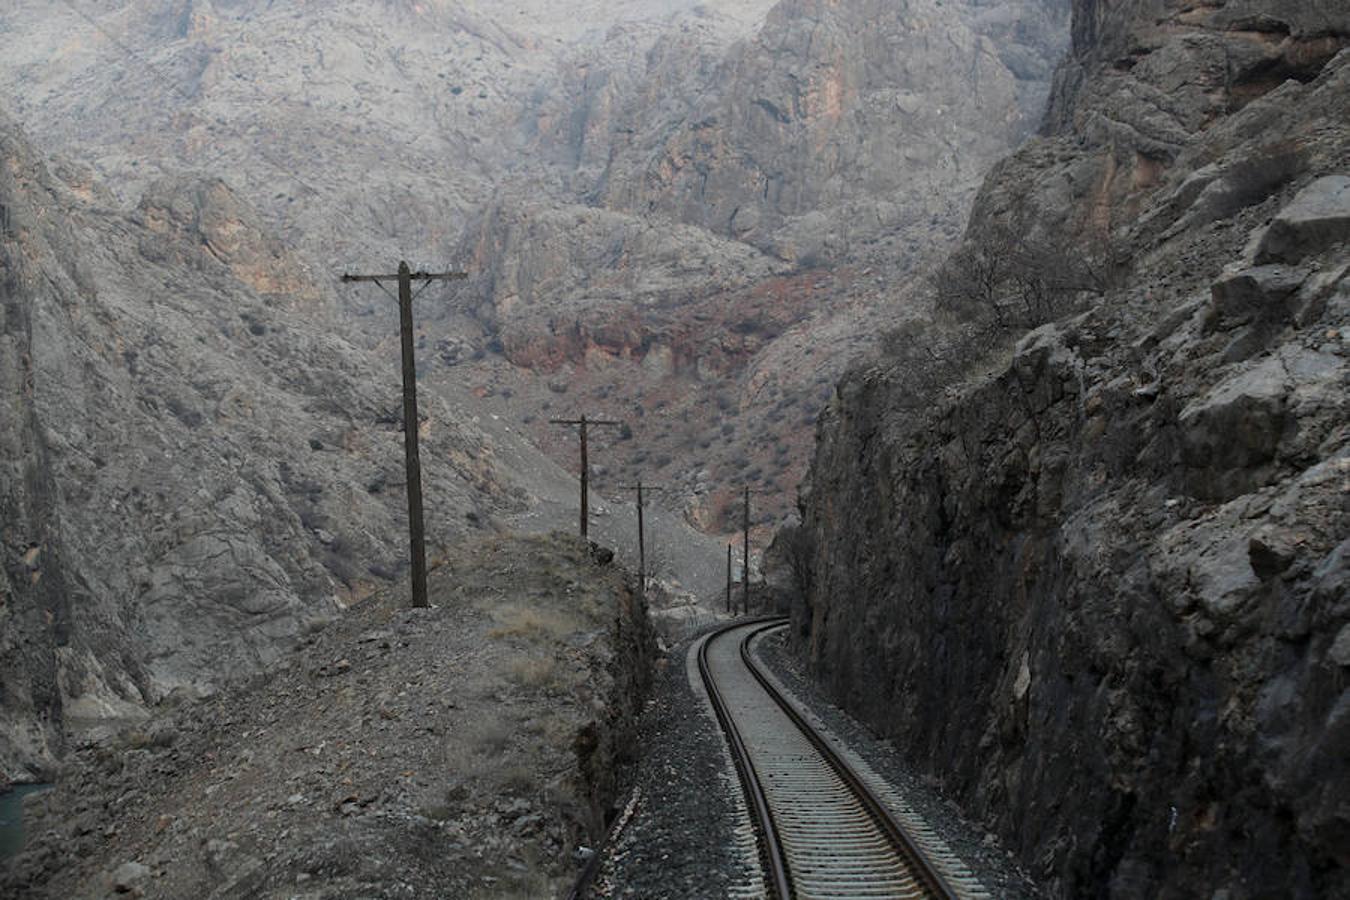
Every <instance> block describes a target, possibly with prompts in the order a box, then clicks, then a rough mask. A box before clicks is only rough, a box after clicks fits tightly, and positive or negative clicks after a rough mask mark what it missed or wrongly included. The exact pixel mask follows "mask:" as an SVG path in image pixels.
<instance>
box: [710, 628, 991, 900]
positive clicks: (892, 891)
mask: <svg viewBox="0 0 1350 900" xmlns="http://www.w3.org/2000/svg"><path fill="white" fill-rule="evenodd" d="M781 627H784V626H783V623H782V621H781V620H771V621H764V620H761V621H758V622H752V623H743V624H737V625H731V626H728V627H726V628H723V629H721V630H720V631H716V632H713V633H712V634H711V635H709V636H708V637H707V638H705V639H704V641H703V643H702V645H701V646H700V647H699V650H698V668H699V673H700V675H701V676H702V679H703V684H704V687H705V688H706V690H707V692H708V697H709V700H710V701H711V703H712V706H713V710H714V712H715V713H716V715H717V719H718V721H719V723H720V724H721V726H722V730H723V732H724V734H725V735H726V738H727V743H728V744H729V747H730V750H731V754H732V758H733V760H734V761H735V764H736V768H737V770H738V772H739V774H740V778H741V784H742V787H743V789H744V792H745V796H746V803H747V805H748V807H749V809H750V813H751V817H752V818H753V819H754V820H755V822H756V827H757V828H758V831H759V846H760V855H761V862H762V864H763V868H764V874H765V881H766V886H767V888H768V890H769V891H770V893H771V895H772V896H774V897H776V898H777V900H818V898H819V900H824V898H845V897H847V898H980V897H989V896H990V895H989V894H988V893H987V892H986V891H984V890H983V888H982V887H981V886H980V884H979V882H978V880H977V879H975V878H974V877H973V876H972V875H971V874H970V872H969V870H967V869H966V868H965V866H964V865H962V863H961V862H960V860H958V859H957V858H956V857H955V855H954V854H952V853H951V852H950V851H949V850H948V849H947V848H946V845H945V844H943V842H942V841H941V839H940V838H939V837H938V836H937V835H936V834H935V833H934V832H933V831H932V830H931V829H929V828H928V827H927V826H926V825H924V824H923V823H922V822H920V821H919V820H918V818H917V816H915V815H914V814H913V813H912V811H910V810H908V808H907V807H906V806H905V804H904V802H903V800H902V799H901V798H899V797H898V796H896V795H895V794H894V793H893V792H891V791H890V790H889V789H888V788H886V787H885V786H884V785H883V784H882V783H881V782H880V779H878V778H877V777H876V776H875V774H874V773H871V772H870V771H859V770H860V769H862V768H865V764H862V763H861V761H860V760H857V759H856V758H854V760H853V761H852V762H850V761H849V760H848V759H846V758H845V755H844V754H842V753H841V752H839V751H837V750H836V749H835V748H834V747H832V746H831V743H830V741H829V740H828V739H827V738H826V737H825V736H823V735H822V734H820V733H819V732H818V731H817V729H816V728H814V727H813V726H812V725H811V724H810V723H809V722H808V721H807V719H806V717H805V716H804V715H803V714H802V713H801V712H800V711H799V710H798V709H797V708H796V706H795V704H794V703H793V702H792V701H791V700H789V699H788V698H787V697H785V696H784V695H783V693H782V691H780V690H779V688H778V686H777V685H776V679H774V678H773V676H772V675H771V674H769V673H767V672H765V671H763V670H762V669H761V668H760V667H759V665H758V664H757V663H756V662H755V661H754V659H753V656H752V654H751V652H750V647H751V643H752V642H753V641H754V640H756V639H757V638H758V637H759V636H761V635H763V634H764V633H765V632H768V631H772V630H774V629H776V628H781Z"/></svg>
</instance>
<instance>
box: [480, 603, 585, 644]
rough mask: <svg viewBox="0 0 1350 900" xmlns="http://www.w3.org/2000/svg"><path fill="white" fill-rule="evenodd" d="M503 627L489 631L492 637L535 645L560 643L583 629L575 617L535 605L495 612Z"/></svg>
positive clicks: (502, 608) (511, 607) (504, 608)
mask: <svg viewBox="0 0 1350 900" xmlns="http://www.w3.org/2000/svg"><path fill="white" fill-rule="evenodd" d="M492 617H493V618H494V619H496V620H497V621H498V622H499V623H500V624H499V625H498V626H497V627H496V628H494V629H492V630H491V631H489V632H488V637H491V638H498V639H500V638H520V639H522V640H525V641H529V642H531V643H543V642H544V641H560V640H562V639H563V638H565V637H567V635H569V634H571V633H572V632H574V631H578V630H580V626H579V623H578V622H577V620H576V619H575V617H573V616H570V615H568V614H567V613H566V612H563V611H562V610H557V609H541V608H539V607H533V606H506V607H501V608H498V609H495V610H493V612H492Z"/></svg>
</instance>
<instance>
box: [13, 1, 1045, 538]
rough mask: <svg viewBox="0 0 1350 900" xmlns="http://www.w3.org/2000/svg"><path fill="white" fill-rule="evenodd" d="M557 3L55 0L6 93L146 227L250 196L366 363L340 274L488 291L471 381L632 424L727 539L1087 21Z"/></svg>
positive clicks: (1031, 6)
mask: <svg viewBox="0 0 1350 900" xmlns="http://www.w3.org/2000/svg"><path fill="white" fill-rule="evenodd" d="M559 9H560V8H559V7H558V5H557V4H555V3H550V2H544V0H529V2H524V3H517V4H513V5H511V6H510V8H501V9H495V8H494V9H492V10H488V9H483V8H480V7H478V6H476V5H473V4H467V3H461V2H451V0H435V2H417V3H413V2H410V0H343V2H341V3H337V4H329V5H328V6H325V8H324V9H323V11H322V14H319V13H317V12H315V13H313V14H311V13H310V12H307V11H305V10H297V9H292V8H289V7H278V6H276V5H275V4H271V3H263V2H261V0H258V2H251V0H246V2H225V0H138V2H135V3H130V4H124V5H122V6H120V7H118V8H117V9H115V10H113V9H100V8H97V7H96V6H94V5H93V4H82V3H78V2H77V3H75V4H73V5H71V6H66V7H61V8H59V9H56V10H53V9H52V8H51V7H50V4H46V3H41V2H36V0H24V2H20V3H16V4H13V5H12V6H11V7H10V8H8V9H7V10H6V11H4V12H0V31H3V32H4V33H6V34H7V35H10V36H12V37H13V41H12V43H13V45H14V47H15V52H14V53H13V54H11V55H7V57H6V59H5V60H4V62H3V64H2V65H0V84H2V85H4V86H5V87H6V88H7V89H8V90H9V91H10V93H11V94H12V95H13V96H14V97H15V101H14V103H15V112H16V114H17V115H19V116H20V117H21V118H22V119H23V121H24V123H25V126H26V127H27V128H29V129H31V130H32V131H33V132H34V133H35V134H36V135H37V137H38V138H39V139H40V141H41V142H42V145H43V146H44V147H46V148H50V149H51V150H52V151H53V152H59V153H63V154H66V155H69V156H71V157H74V158H77V159H79V160H81V161H84V162H86V163H88V164H89V165H91V166H93V167H94V168H95V169H96V170H97V171H98V172H99V173H100V174H102V175H103V176H104V177H105V178H107V179H108V180H109V183H110V184H111V186H112V188H113V190H114V191H115V192H116V193H117V195H118V196H119V197H121V198H123V199H124V201H125V202H129V203H134V202H137V200H138V198H139V197H140V195H141V194H142V193H143V191H144V189H145V188H146V187H147V186H148V185H150V184H151V183H153V182H154V181H155V180H156V179H157V178H159V177H162V176H164V175H166V174H167V175H172V176H175V177H177V176H178V175H180V174H181V173H183V172H184V171H204V172H207V173H209V174H212V175H216V174H222V173H227V174H228V179H229V182H230V184H231V186H232V187H233V188H234V189H235V190H237V191H238V192H239V193H240V195H241V196H242V197H244V198H246V199H247V200H248V202H249V203H250V204H251V205H252V206H253V207H254V208H256V209H258V210H259V211H260V215H261V217H262V220H263V221H264V222H265V223H266V224H267V225H268V226H269V227H270V228H271V229H272V230H273V231H274V232H275V233H277V234H278V235H279V236H281V238H282V239H283V240H285V241H286V243H287V245H288V246H290V247H292V248H293V249H294V250H296V251H297V252H298V253H299V254H300V255H301V256H302V257H304V258H305V259H307V260H308V261H309V262H310V264H311V266H312V268H313V271H314V273H315V281H316V284H317V286H318V287H319V289H320V290H321V291H322V292H323V293H324V294H325V296H327V297H329V298H330V302H332V303H333V305H334V306H335V308H338V309H339V310H341V311H342V312H343V316H342V324H343V326H344V327H345V329H346V332H345V333H346V334H347V335H348V336H349V337H350V339H352V340H353V341H354V342H356V343H365V344H368V343H371V342H373V341H374V340H375V339H376V338H375V337H374V335H378V334H383V333H385V332H384V331H383V328H384V324H385V321H387V320H381V319H380V318H379V316H380V313H379V311H378V309H379V307H378V306H377V305H376V304H375V303H373V302H372V301H371V300H370V298H368V297H364V296H361V295H357V294H354V293H353V292H349V291H348V292H341V293H338V292H337V290H336V288H335V286H334V283H333V282H332V280H331V279H332V277H333V276H335V275H336V273H337V272H338V271H340V270H349V269H362V270H370V269H371V268H372V267H379V268H384V267H388V266H389V265H391V261H392V260H397V259H399V258H401V257H404V256H406V257H409V258H412V259H414V260H425V261H426V264H427V265H431V264H432V263H433V262H435V263H436V264H441V262H443V261H449V262H451V263H454V264H462V265H465V266H467V267H468V268H469V269H470V270H471V271H472V272H473V273H474V275H475V278H474V280H473V281H472V282H471V283H470V284H469V285H467V286H466V288H465V291H464V292H463V293H461V294H460V295H458V296H457V299H458V302H455V303H453V304H441V305H440V307H441V308H439V309H438V308H435V307H433V308H432V309H430V310H428V311H427V313H426V315H427V316H428V325H429V333H428V340H429V342H430V343H432V344H433V345H435V344H442V343H443V344H444V346H445V347H446V348H447V349H448V352H447V354H446V356H447V357H448V358H449V359H450V360H453V362H454V364H455V366H456V368H455V370H454V371H453V372H447V373H446V374H447V378H449V379H450V380H457V381H459V382H461V383H463V382H470V383H472V384H473V385H474V388H475V389H487V388H490V387H492V386H493V385H499V386H506V385H511V387H510V388H509V389H510V390H512V391H514V392H517V393H518V395H519V396H520V397H521V398H522V399H528V400H530V401H531V403H532V404H534V405H542V403H543V402H544V401H546V400H550V399H556V398H553V397H552V396H551V393H552V392H553V391H556V389H557V388H558V387H559V386H566V388H567V389H568V390H569V391H570V396H569V397H567V398H565V400H566V402H567V403H568V404H569V405H575V404H581V403H585V404H593V405H595V406H596V407H598V408H599V410H600V411H603V412H606V413H610V414H616V415H617V414H620V413H625V412H627V413H629V414H630V416H629V417H630V418H633V419H634V421H633V422H632V423H631V425H632V428H633V431H634V433H635V440H634V441H633V442H632V443H631V444H630V445H628V446H625V447H621V448H619V450H620V451H621V453H620V456H621V458H622V459H621V466H622V470H623V476H624V478H625V479H626V480H631V479H632V478H633V477H636V475H637V474H639V473H643V474H645V475H646V477H647V479H648V480H649V481H656V480H661V481H666V482H674V483H677V484H678V486H679V489H680V496H681V499H680V500H677V501H675V502H674V503H673V504H672V505H673V506H674V507H675V508H677V509H685V510H687V512H688V514H689V517H690V518H691V520H693V521H695V522H698V523H699V524H700V525H701V526H703V527H707V528H712V529H713V530H722V529H723V528H724V526H725V524H726V523H725V521H724V520H725V518H726V517H725V510H724V503H723V500H724V499H725V498H723V497H722V496H721V494H720V493H719V490H727V489H730V488H731V487H734V485H735V483H737V482H740V481H744V480H750V481H753V482H755V483H757V484H758V485H759V486H760V487H761V488H764V489H768V490H772V491H774V492H775V494H774V495H772V496H768V497H767V498H766V501H765V502H766V509H768V510H772V511H773V514H774V515H776V514H777V513H781V512H782V511H783V510H784V509H785V508H786V506H787V505H788V504H789V503H790V497H791V490H792V487H793V486H794V485H795V483H796V480H797V478H798V476H799V475H800V474H801V471H802V469H803V467H804V464H805V460H806V456H807V445H808V443H809V440H808V435H807V434H806V429H804V428H803V423H804V422H807V421H809V420H811V419H812V418H813V417H814V415H815V413H816V411H817V410H818V408H819V405H820V397H819V395H820V394H821V392H822V391H823V390H824V389H825V388H826V386H827V385H828V384H829V383H830V382H831V381H832V380H833V379H834V377H835V376H836V375H837V374H838V373H839V372H840V371H842V368H843V367H844V365H845V364H846V363H847V361H848V360H849V359H852V358H854V357H855V356H856V354H857V353H858V352H859V351H860V350H861V349H862V348H863V347H865V346H866V345H867V344H868V342H869V341H868V336H869V335H874V334H875V333H877V332H878V331H879V330H880V329H881V327H882V325H883V324H885V323H889V322H891V321H893V320H894V319H895V317H896V316H897V315H899V314H900V312H901V307H902V306H903V304H902V303H884V302H881V301H882V300H884V299H889V298H890V297H891V296H892V294H893V291H891V290H890V289H889V288H888V285H889V284H890V283H892V282H894V281H897V280H899V278H900V277H901V275H902V274H903V273H905V272H907V271H908V270H909V269H910V268H911V267H912V266H913V265H915V264H916V263H918V262H921V261H922V260H924V259H925V258H927V257H928V256H929V255H930V254H931V252H932V251H933V250H934V248H941V247H944V246H946V244H947V243H948V242H949V241H950V240H951V239H952V238H954V237H955V235H956V233H957V230H958V228H959V222H960V220H961V218H962V217H963V216H964V214H965V210H966V208H967V206H968V204H969V202H970V199H971V197H972V196H973V190H974V188H975V186H976V185H977V184H978V180H979V177H980V175H981V173H982V171H983V170H984V168H985V167H986V166H987V165H989V164H990V163H991V162H992V161H993V160H994V159H996V158H998V157H999V156H1001V155H1002V154H1004V153H1006V152H1007V151H1008V150H1009V149H1011V147H1012V146H1014V145H1015V143H1016V142H1017V141H1018V140H1020V139H1021V138H1022V137H1023V136H1024V135H1025V134H1026V133H1027V132H1028V130H1029V129H1030V127H1031V126H1032V125H1033V124H1034V121H1035V115H1036V111H1037V110H1039V107H1040V105H1041V102H1042V99H1043V97H1044V95H1045V94H1046V92H1047V91H1048V89H1049V74H1050V71H1051V67H1052V65H1053V62H1054V61H1055V60H1056V59H1057V58H1058V56H1059V54H1060V52H1061V49H1062V47H1063V45H1064V39H1065V36H1066V27H1065V26H1066V22H1065V4H1064V3H1063V2H1060V0H1006V2H1000V3H996V4H986V3H983V2H979V3H975V2H964V0H963V2H960V3H944V4H943V5H942V6H941V7H939V6H938V5H937V4H936V3H933V2H932V0H914V2H912V3H907V4H903V5H899V4H890V3H876V2H867V0H846V2H843V3H839V4H821V3H815V2H799V0H786V2H780V3H777V4H773V3H770V2H768V0H720V2H714V3H702V4H693V3H687V4H686V3H678V4H668V3H640V4H629V3H617V2H610V0H596V2H591V3H588V4H585V5H584V6H582V7H576V6H575V5H572V6H569V7H568V8H567V10H568V11H567V13H566V14H561V13H560V12H559ZM827 261H829V262H849V263H850V267H849V268H843V269H840V270H838V272H837V274H836V275H834V276H832V277H829V278H825V279H822V277H821V275H820V273H818V272H815V271H811V270H812V267H814V266H818V265H820V264H822V263H824V262H827ZM709 333H716V334H717V336H716V337H715V338H711V339H709V338H708V337H706V335H708V334H709ZM816 347H819V352H814V353H812V354H811V355H808V353H807V350H808V349H812V348H816ZM521 385H523V387H522V386H521ZM766 385H767V386H768V393H765V392H764V391H765V387H766ZM653 397H657V398H661V397H669V398H671V400H670V401H669V402H667V403H665V404H664V405H662V406H661V408H659V409H658V408H654V407H655V406H656V401H655V400H653V399H652V398H653ZM649 401H650V402H649ZM639 407H642V408H644V413H645V414H644V415H643V416H642V417H641V419H638V418H637V417H636V415H632V413H633V411H634V410H636V409H637V408H639ZM714 407H715V408H716V410H717V412H716V413H712V412H711V410H712V409H713V408H714ZM570 412H575V410H570ZM733 414H734V415H735V416H736V417H737V418H742V419H743V420H744V421H743V422H742V423H740V424H735V425H733V423H730V422H726V421H723V420H724V419H727V418H731V417H732V415H733ZM538 418H539V419H543V418H547V417H538ZM517 424H522V423H519V422H517ZM524 424H528V423H524ZM728 426H731V427H728ZM531 433H532V436H533V438H534V439H535V441H536V442H537V443H539V444H540V445H541V446H544V447H546V448H552V447H554V445H555V444H556V443H557V442H556V441H554V440H552V439H550V438H548V437H547V436H546V431H545V429H542V428H535V429H532V430H531ZM557 458H558V459H560V460H563V461H566V458H565V457H562V456H561V455H558V456H557ZM616 480H617V479H616ZM700 484H704V485H705V490H703V491H702V492H701V493H698V492H697V489H698V487H699V485H700Z"/></svg>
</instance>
